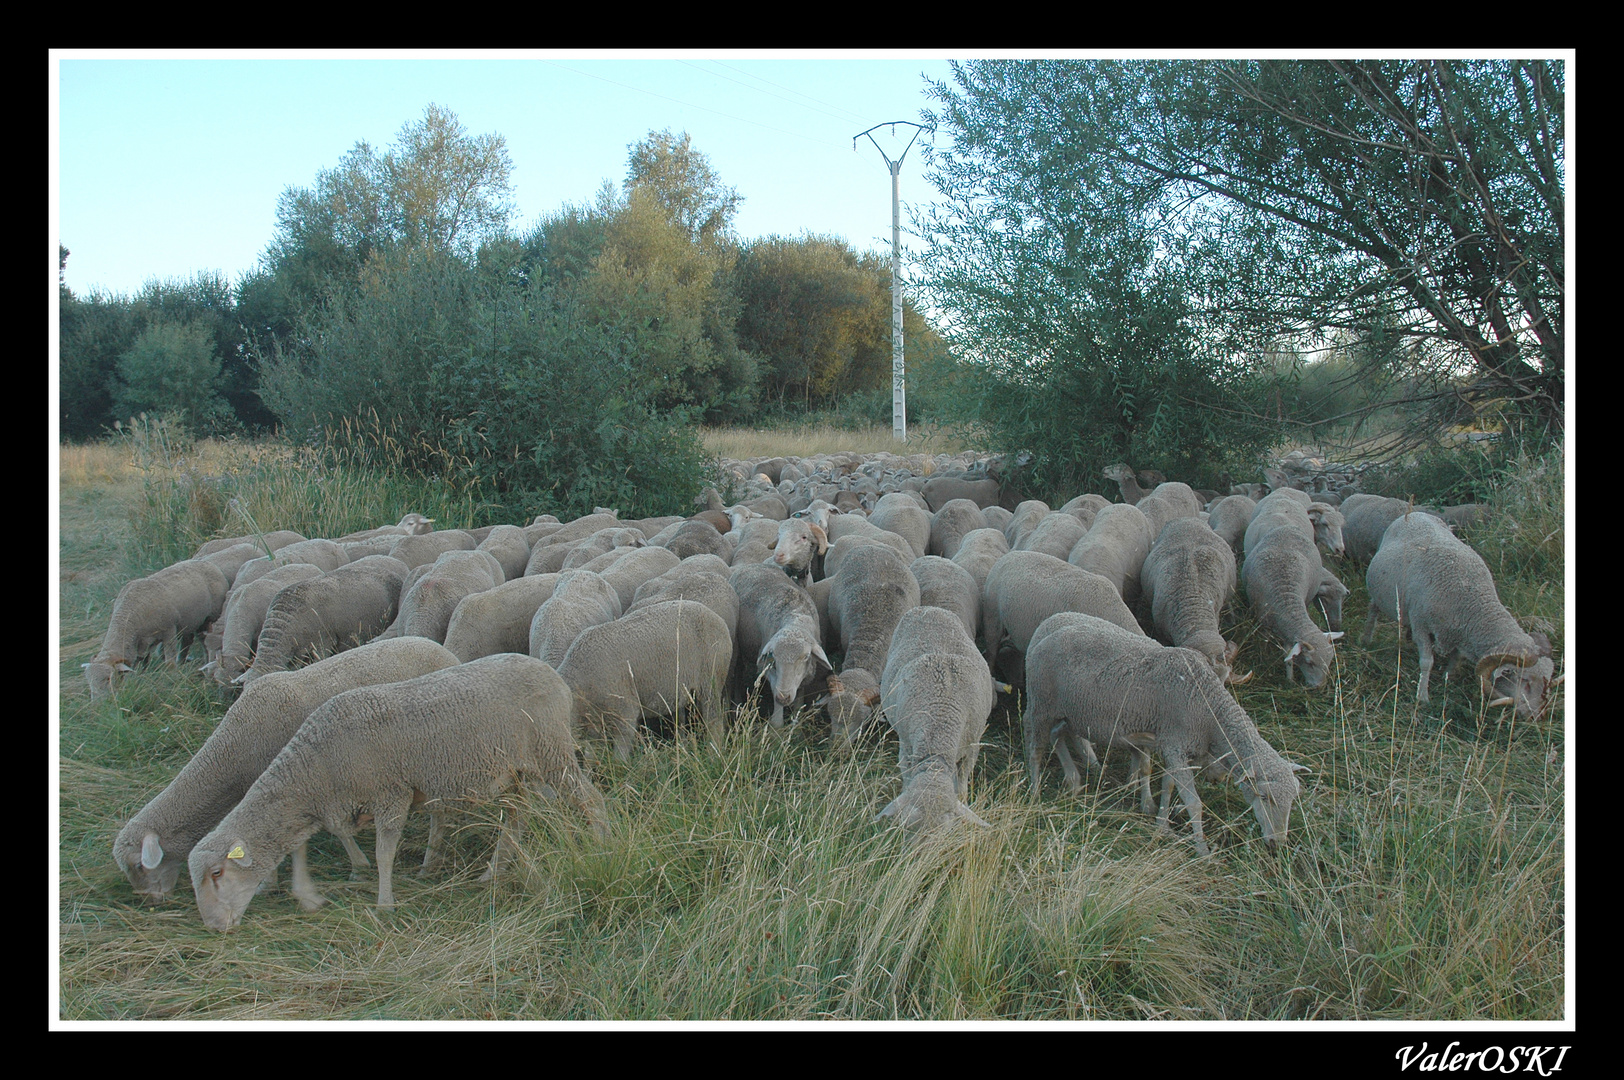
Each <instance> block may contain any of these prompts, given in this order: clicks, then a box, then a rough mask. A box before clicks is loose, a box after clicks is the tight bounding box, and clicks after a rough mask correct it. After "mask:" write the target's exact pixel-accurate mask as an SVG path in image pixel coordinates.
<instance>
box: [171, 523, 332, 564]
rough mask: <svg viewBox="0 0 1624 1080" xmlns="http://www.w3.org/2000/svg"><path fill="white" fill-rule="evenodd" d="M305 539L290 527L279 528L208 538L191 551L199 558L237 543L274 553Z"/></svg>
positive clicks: (302, 534)
mask: <svg viewBox="0 0 1624 1080" xmlns="http://www.w3.org/2000/svg"><path fill="white" fill-rule="evenodd" d="M303 539H305V535H304V533H296V532H294V531H292V530H291V529H279V530H277V531H276V532H268V533H254V534H250V535H248V536H228V537H225V538H224V539H220V540H210V541H208V542H207V543H205V544H203V545H202V546H200V547H199V548H198V549H197V550H196V551H194V552H192V558H194V559H201V558H203V557H204V556H205V555H213V554H214V553H215V552H217V551H225V550H226V549H227V548H232V547H236V546H237V545H238V544H253V545H254V546H255V547H256V548H258V549H259V550H260V551H261V552H263V553H270V554H275V553H276V552H278V551H280V550H281V549H283V548H285V547H287V546H288V545H289V544H297V543H298V542H299V541H301V540H303Z"/></svg>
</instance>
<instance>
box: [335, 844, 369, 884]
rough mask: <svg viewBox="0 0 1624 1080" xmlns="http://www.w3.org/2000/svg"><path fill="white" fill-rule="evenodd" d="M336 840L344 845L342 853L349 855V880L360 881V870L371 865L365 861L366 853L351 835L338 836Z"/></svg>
mask: <svg viewBox="0 0 1624 1080" xmlns="http://www.w3.org/2000/svg"><path fill="white" fill-rule="evenodd" d="M338 842H339V843H341V844H343V845H344V854H346V855H348V856H349V857H350V880H351V881H360V880H361V871H362V870H365V869H366V868H367V867H369V866H371V865H372V864H371V863H369V862H367V857H366V853H365V852H363V851H362V850H361V845H360V844H357V843H356V842H355V837H353V836H340V837H339V838H338Z"/></svg>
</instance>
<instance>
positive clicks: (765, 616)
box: [728, 563, 834, 728]
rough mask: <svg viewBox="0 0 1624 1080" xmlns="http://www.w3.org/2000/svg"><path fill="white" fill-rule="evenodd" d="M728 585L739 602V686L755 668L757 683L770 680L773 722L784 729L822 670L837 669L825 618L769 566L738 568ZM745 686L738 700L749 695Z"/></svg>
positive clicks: (805, 594)
mask: <svg viewBox="0 0 1624 1080" xmlns="http://www.w3.org/2000/svg"><path fill="white" fill-rule="evenodd" d="M728 584H729V585H730V586H731V587H732V590H733V592H734V595H735V596H736V597H737V598H738V605H739V606H738V623H737V633H736V634H735V640H736V641H737V643H738V644H737V652H738V656H739V664H738V682H739V683H741V684H742V683H743V682H744V681H745V679H746V678H747V677H748V676H747V673H748V672H749V671H750V670H752V669H751V668H748V667H746V663H747V662H749V661H751V660H752V659H753V661H754V665H755V667H754V670H755V671H756V672H757V675H756V679H755V681H756V682H757V683H759V682H760V681H761V679H762V678H765V679H766V680H767V684H768V686H769V687H770V688H771V690H772V698H773V708H772V715H771V716H770V717H769V718H768V723H769V724H771V726H772V727H774V728H781V727H783V726H784V710H785V708H786V707H788V706H791V705H793V704H794V703H795V699H796V698H797V697H799V696H800V695H801V692H802V690H803V689H804V688H805V687H807V686H808V685H809V684H810V682H811V681H812V680H813V679H815V678H816V676H817V674H818V671H819V669H818V667H815V666H813V664H814V661H815V662H816V664H818V665H821V667H822V670H823V671H833V670H834V665H833V664H831V663H830V662H829V657H828V656H827V655H826V654H825V653H824V651H823V643H822V635H821V633H820V632H819V629H818V626H819V616H818V612H817V609H816V607H815V605H814V602H813V600H812V598H811V596H810V595H808V593H807V591H806V590H805V589H803V588H801V587H799V586H798V585H796V584H795V582H794V581H792V580H791V579H790V578H788V577H786V576H785V575H783V574H781V573H779V572H778V571H777V570H776V569H774V568H773V567H772V566H771V565H768V564H765V563H746V564H745V565H743V566H735V567H734V568H733V571H732V573H730V574H729V575H728ZM743 689H744V687H743V686H742V685H741V686H740V687H739V691H740V692H739V693H737V694H736V695H735V696H738V697H743V693H742V691H743Z"/></svg>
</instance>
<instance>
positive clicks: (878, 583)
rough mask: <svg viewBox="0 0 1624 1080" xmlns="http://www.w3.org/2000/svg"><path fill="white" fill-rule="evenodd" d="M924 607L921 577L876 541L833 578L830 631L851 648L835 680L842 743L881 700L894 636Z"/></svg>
mask: <svg viewBox="0 0 1624 1080" xmlns="http://www.w3.org/2000/svg"><path fill="white" fill-rule="evenodd" d="M918 606H919V582H918V581H916V580H914V576H913V574H911V573H910V572H909V571H908V563H907V562H905V561H904V560H903V558H902V556H900V555H898V554H897V553H896V552H894V551H891V550H889V549H887V548H884V547H881V546H880V545H877V544H873V545H869V546H867V547H861V548H858V549H857V550H856V551H853V552H852V553H851V556H850V558H849V559H847V561H846V565H845V566H843V567H842V568H841V571H840V573H839V574H837V575H835V576H834V577H833V578H831V579H830V585H829V596H828V619H829V636H830V638H831V639H832V640H835V641H839V642H840V643H841V648H842V649H843V650H844V652H845V658H844V659H843V660H842V662H841V666H840V675H839V677H838V678H834V677H831V678H830V679H829V698H828V702H827V704H828V709H829V719H830V723H831V727H832V730H833V733H834V737H835V740H836V745H837V746H839V747H840V748H842V749H849V748H850V747H851V744H852V740H853V738H854V736H855V735H856V734H857V732H858V731H859V730H860V729H861V728H862V726H863V725H864V724H865V723H867V722H868V719H869V716H870V715H871V714H872V712H873V708H874V705H875V703H876V702H878V701H879V699H880V681H879V677H878V674H876V673H883V672H884V671H885V661H886V657H887V655H888V653H889V652H890V649H891V635H892V633H894V632H895V630H896V628H897V623H898V622H899V621H900V620H901V619H902V616H903V614H904V613H905V612H907V611H908V610H909V609H910V608H915V607H918Z"/></svg>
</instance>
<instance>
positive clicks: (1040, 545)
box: [1015, 510, 1088, 559]
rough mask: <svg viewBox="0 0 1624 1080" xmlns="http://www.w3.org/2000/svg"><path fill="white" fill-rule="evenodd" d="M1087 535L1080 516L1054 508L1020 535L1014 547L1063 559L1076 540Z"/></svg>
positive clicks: (1086, 527)
mask: <svg viewBox="0 0 1624 1080" xmlns="http://www.w3.org/2000/svg"><path fill="white" fill-rule="evenodd" d="M1087 535H1088V526H1086V525H1084V524H1083V520H1082V518H1080V517H1078V516H1077V515H1076V514H1071V513H1067V512H1065V511H1061V510H1054V511H1051V512H1049V513H1047V514H1045V515H1044V516H1043V517H1042V518H1040V519H1039V520H1038V523H1037V524H1036V525H1035V526H1033V527H1032V529H1031V530H1030V531H1028V532H1027V533H1026V534H1025V535H1023V536H1022V537H1021V539H1020V542H1019V543H1018V544H1016V545H1015V549H1016V550H1018V551H1041V552H1043V553H1045V554H1047V555H1053V556H1054V557H1055V558H1057V559H1064V558H1067V557H1068V556H1069V555H1071V549H1072V548H1074V547H1076V546H1077V542H1078V541H1080V540H1081V539H1082V538H1083V537H1084V536H1087Z"/></svg>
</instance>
